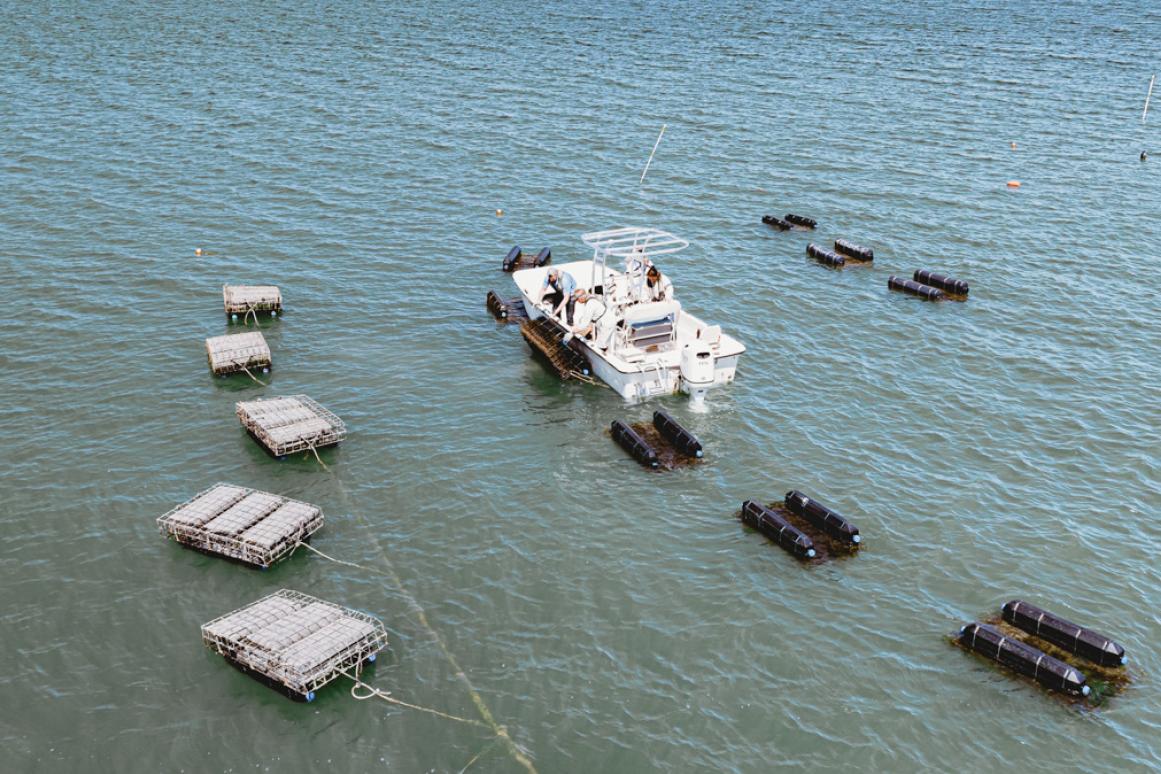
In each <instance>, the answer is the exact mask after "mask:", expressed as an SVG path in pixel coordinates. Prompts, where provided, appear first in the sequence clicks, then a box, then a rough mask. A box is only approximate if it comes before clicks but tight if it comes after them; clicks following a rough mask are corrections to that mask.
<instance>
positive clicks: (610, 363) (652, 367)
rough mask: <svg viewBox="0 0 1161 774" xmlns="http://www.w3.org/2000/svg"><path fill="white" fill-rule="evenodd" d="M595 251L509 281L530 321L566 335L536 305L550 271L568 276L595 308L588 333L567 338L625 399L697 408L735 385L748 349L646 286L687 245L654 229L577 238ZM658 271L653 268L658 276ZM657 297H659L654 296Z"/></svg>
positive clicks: (562, 323) (670, 295) (516, 275)
mask: <svg viewBox="0 0 1161 774" xmlns="http://www.w3.org/2000/svg"><path fill="white" fill-rule="evenodd" d="M581 238H582V239H583V240H584V242H585V244H587V245H589V246H590V247H592V248H593V258H592V260H591V261H573V262H571V263H565V264H560V265H556V266H539V267H536V268H531V269H522V270H520V271H517V272H515V273H514V274H513V275H512V276H513V279H514V280H515V282H516V286H517V287H518V288H519V289H520V295H521V298H522V300H523V302H524V308H525V310H526V311H527V313H528V316H529V318H530V319H534V320H536V319H540V318H542V317H550V319H552V320H554V321H555V322H556V323H557V324H559V325H560V326H562V327H563V328H565V329H566V330H569V331H570V332H572V333H578V332H579V331H578V330H576V329H574V328H573V327H572V326H570V325H569V324H568V322H567V320H566V319H565V317H566V312H565V311H564V310H561V312H560V315H558V316H552V310H551V309H550V308H549V304H548V303H542V302H541V296H542V294H543V293H544V288H545V280H546V278H547V275H548V273H549V272H550V271H552V270H553V269H557V270H560V271H562V272H567V273H568V274H570V275H571V276H572V278H573V279H574V280H575V281H576V286H577V287H578V288H582V289H585V290H588V291H589V292H590V293H592V294H593V296H594V297H595V298H596V299H597V300H598V301H599V302H600V306H599V307H597V308H598V310H599V309H600V308H601V307H603V312H599V317H598V318H597V319H596V320H595V322H594V324H593V326H592V327H593V330H592V331H590V332H588V333H587V334H586V335H583V336H576V337H575V338H573V339H572V342H571V346H573V347H574V348H579V349H580V351H582V352H583V353H584V354H585V355H586V356H587V357H588V359H589V362H590V363H591V364H592V367H593V373H594V374H595V375H596V376H598V377H599V378H600V379H601V380H602V381H604V382H605V383H606V384H608V385H609V386H610V387H612V388H613V389H614V390H616V391H617V392H618V393H620V394H621V396H622V397H624V398H625V399H626V400H629V401H642V400H647V399H649V398H653V397H656V396H658V395H671V394H673V393H676V392H685V393H687V394H688V395H689V396H690V398H691V399H692V400H693V401H694V402H698V403H700V402H701V401H702V400H703V399H704V398H705V395H706V393H707V392H708V391H709V390H711V389H713V388H714V387H719V386H721V385H725V384H729V383H730V382H732V381H733V380H734V374H735V372H736V371H737V368H738V358H739V357H741V355H742V353H743V352H745V351H746V348H745V347H744V346H743V345H742V343H741V342H739V341H738V340H737V339H735V338H733V337H732V336H729V335H727V334H725V333H722V329H721V326H718V325H708V324H706V323H705V322H703V321H702V320H700V319H699V318H697V317H694V316H693V315H692V314H690V313H689V312H687V311H686V310H685V309H683V308H682V306H681V302H680V301H679V300H677V299H676V298H674V297H673V296H674V293H673V290H672V287H671V286H670V287H669V288H668V289H667V292H665V293H662V294H659V293H658V292H657V291H656V289H655V288H654V287H651V286H650V285H649V284H648V283H647V282H646V272H647V270H648V267H649V266H651V265H653V261H654V259H656V258H658V257H659V256H663V255H672V254H673V253H676V252H678V251H679V250H683V249H685V248H686V247H688V246H689V242H687V241H685V240H684V239H680V238H678V237H675V236H674V235H673V234H670V233H668V232H665V231H661V230H659V229H654V228H634V227H629V228H618V229H612V230H609V231H595V232H592V233H589V234H584V235H583V236H582V237H581ZM660 268H661V267H658V269H659V270H660ZM658 295H661V296H662V297H661V298H659V299H658V298H657V296H658ZM590 303H591V302H590Z"/></svg>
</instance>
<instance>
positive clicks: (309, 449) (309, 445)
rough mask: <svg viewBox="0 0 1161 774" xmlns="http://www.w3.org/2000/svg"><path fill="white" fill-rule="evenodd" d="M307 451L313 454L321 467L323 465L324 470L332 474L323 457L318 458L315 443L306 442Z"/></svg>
mask: <svg viewBox="0 0 1161 774" xmlns="http://www.w3.org/2000/svg"><path fill="white" fill-rule="evenodd" d="M306 450H307V451H309V452H313V453H314V458H315V459H316V460H318V464H319V465H322V468H323V470H325V471H327V472H330V467H329V466H328V465H327V464H326V463H325V462H323V461H322V457H320V456H318V449H316V448H314V443H313V442H311V441H307V442H306Z"/></svg>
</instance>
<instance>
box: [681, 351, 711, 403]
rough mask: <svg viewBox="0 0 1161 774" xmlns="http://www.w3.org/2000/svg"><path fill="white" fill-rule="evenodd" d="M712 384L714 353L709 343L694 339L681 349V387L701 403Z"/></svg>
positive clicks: (694, 400)
mask: <svg viewBox="0 0 1161 774" xmlns="http://www.w3.org/2000/svg"><path fill="white" fill-rule="evenodd" d="M713 384H714V353H713V352H712V351H711V350H710V347H709V344H706V343H705V342H702V341H695V342H693V343H691V344H686V345H685V347H684V348H683V349H682V350H681V389H682V390H683V391H684V392H686V393H688V394H689V397H690V398H692V399H693V402H694V403H701V402H702V401H703V400H704V399H705V394H706V392H707V391H708V390H709V388H710V387H712V386H713Z"/></svg>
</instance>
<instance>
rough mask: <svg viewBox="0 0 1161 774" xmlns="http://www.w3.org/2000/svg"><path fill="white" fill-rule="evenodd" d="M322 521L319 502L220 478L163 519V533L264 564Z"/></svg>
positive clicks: (280, 555) (213, 551) (203, 548)
mask: <svg viewBox="0 0 1161 774" xmlns="http://www.w3.org/2000/svg"><path fill="white" fill-rule="evenodd" d="M322 525H323V513H322V510H321V509H320V508H318V506H315V505H311V504H309V503H304V502H300V501H298V500H291V499H290V498H287V497H282V496H280V495H276V494H271V493H270V492H260V491H258V490H255V489H247V488H245V487H241V486H234V485H233V484H215V485H214V486H212V487H210V488H209V489H207V490H206V491H204V492H201V493H200V494H198V495H196V496H195V497H193V498H191V499H190V500H187V501H186V502H184V503H182V504H181V505H179V506H177V507H176V508H174V509H172V510H170V511H169V512H167V513H166V514H165V515H163V516H161V517H159V518H158V519H157V526H158V528H159V529H160V530H161V534H162V535H165V536H166V537H169V538H173V539H174V540H176V541H177V542H179V543H181V544H182V545H184V546H187V547H189V548H193V549H194V550H197V551H201V552H203V553H208V554H213V555H216V556H223V557H226V558H229V559H234V560H237V561H239V562H244V563H245V564H250V565H253V566H255V567H261V568H263V569H265V568H267V567H269V566H270V565H272V564H274V563H275V562H277V561H278V560H279V559H282V558H283V557H285V556H286V555H287V554H289V553H290V552H291V551H293V550H294V548H295V546H297V545H298V544H299V543H301V542H302V541H304V540H306V539H307V538H309V537H310V536H311V535H313V534H314V533H315V532H317V531H318V530H319V529H320V528H322Z"/></svg>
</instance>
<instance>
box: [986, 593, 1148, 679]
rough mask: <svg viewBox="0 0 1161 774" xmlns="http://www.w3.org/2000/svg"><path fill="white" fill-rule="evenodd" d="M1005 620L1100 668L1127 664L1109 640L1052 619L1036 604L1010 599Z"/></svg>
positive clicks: (1059, 619) (1122, 650)
mask: <svg viewBox="0 0 1161 774" xmlns="http://www.w3.org/2000/svg"><path fill="white" fill-rule="evenodd" d="M1002 612H1003V616H1004V620H1005V621H1007V622H1008V623H1010V624H1012V625H1013V626H1015V627H1016V628H1018V629H1023V630H1024V631H1026V632H1028V633H1029V634H1035V635H1036V636H1037V637H1043V638H1044V639H1046V640H1048V641H1049V642H1051V643H1052V644H1053V645H1058V646H1060V647H1061V648H1064V649H1065V650H1067V651H1068V652H1069V653H1075V654H1076V655H1078V656H1082V657H1084V658H1086V659H1088V660H1089V661H1091V662H1093V663H1094V664H1100V665H1101V666H1123V665H1124V664H1126V663H1127V662H1128V659H1127V658H1126V657H1125V649H1124V648H1122V647H1121V646H1120V645H1118V644H1117V643H1115V642H1113V641H1112V640H1110V639H1109V638H1108V637H1106V636H1104V635H1103V634H1100V633H1098V632H1094V631H1092V630H1091V629H1085V628H1083V627H1080V626H1077V625H1076V624H1074V623H1072V622H1070V621H1066V620H1064V619H1063V618H1059V617H1057V616H1054V615H1053V614H1052V613H1049V612H1047V611H1045V610H1041V609H1040V608H1038V607H1036V606H1035V605H1030V604H1028V603H1027V602H1021V601H1020V600H1018V599H1013V600H1012V601H1011V602H1008V603H1007V604H1006V605H1004V608H1003V611H1002Z"/></svg>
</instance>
